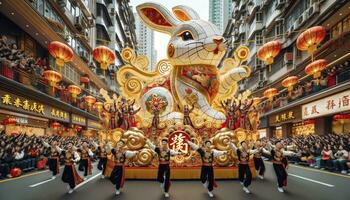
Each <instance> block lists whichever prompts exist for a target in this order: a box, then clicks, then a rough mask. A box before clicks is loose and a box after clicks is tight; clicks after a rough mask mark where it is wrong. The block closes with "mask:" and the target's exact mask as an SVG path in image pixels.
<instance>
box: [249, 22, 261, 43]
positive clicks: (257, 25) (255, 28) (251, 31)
mask: <svg viewBox="0 0 350 200" xmlns="http://www.w3.org/2000/svg"><path fill="white" fill-rule="evenodd" d="M262 28H263V23H262V22H258V21H256V19H255V20H254V21H253V22H252V23H251V25H250V28H249V32H248V40H249V39H251V37H252V36H254V33H255V32H256V31H258V30H261V29H262Z"/></svg>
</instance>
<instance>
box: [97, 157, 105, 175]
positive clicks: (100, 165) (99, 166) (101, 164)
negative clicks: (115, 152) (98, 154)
mask: <svg viewBox="0 0 350 200" xmlns="http://www.w3.org/2000/svg"><path fill="white" fill-rule="evenodd" d="M106 165H107V158H100V160H99V161H98V164H97V169H99V170H102V174H104V173H105V170H106Z"/></svg>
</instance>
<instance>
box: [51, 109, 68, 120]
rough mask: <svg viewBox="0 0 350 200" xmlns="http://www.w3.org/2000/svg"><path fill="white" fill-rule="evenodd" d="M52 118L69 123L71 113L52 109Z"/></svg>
mask: <svg viewBox="0 0 350 200" xmlns="http://www.w3.org/2000/svg"><path fill="white" fill-rule="evenodd" d="M51 116H52V118H56V119H58V120H61V121H65V122H69V113H67V112H65V111H63V110H59V109H57V108H51Z"/></svg>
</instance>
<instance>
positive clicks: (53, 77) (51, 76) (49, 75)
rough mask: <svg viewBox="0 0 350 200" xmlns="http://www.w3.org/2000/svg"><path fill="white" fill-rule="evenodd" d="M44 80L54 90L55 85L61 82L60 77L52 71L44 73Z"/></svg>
mask: <svg viewBox="0 0 350 200" xmlns="http://www.w3.org/2000/svg"><path fill="white" fill-rule="evenodd" d="M44 78H45V79H46V80H47V81H48V82H49V85H50V86H51V87H52V88H53V89H55V87H56V84H57V83H58V82H60V81H61V80H62V75H61V74H60V73H59V72H56V71H54V70H46V71H44Z"/></svg>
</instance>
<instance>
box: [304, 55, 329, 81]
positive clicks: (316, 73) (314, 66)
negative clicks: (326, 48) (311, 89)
mask: <svg viewBox="0 0 350 200" xmlns="http://www.w3.org/2000/svg"><path fill="white" fill-rule="evenodd" d="M327 65H328V63H327V61H326V60H325V59H319V60H315V61H313V62H312V63H310V64H308V65H307V66H306V67H305V73H306V74H308V75H313V77H314V79H318V78H319V77H320V76H321V72H322V70H324V69H325V68H326V67H327Z"/></svg>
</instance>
